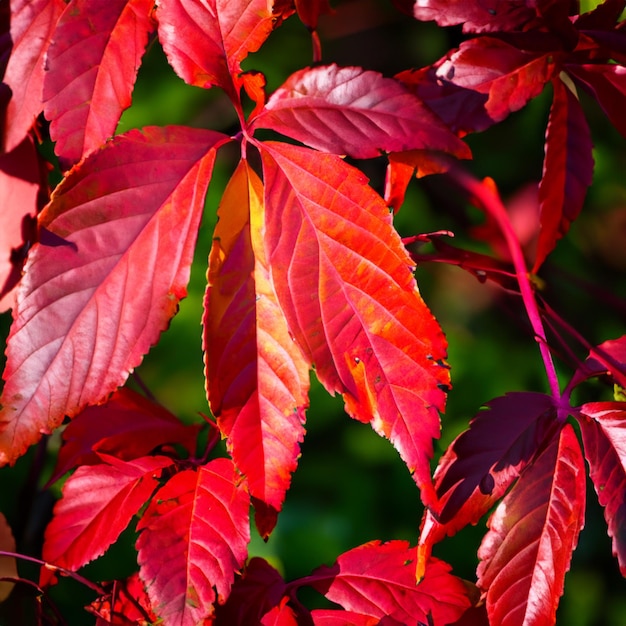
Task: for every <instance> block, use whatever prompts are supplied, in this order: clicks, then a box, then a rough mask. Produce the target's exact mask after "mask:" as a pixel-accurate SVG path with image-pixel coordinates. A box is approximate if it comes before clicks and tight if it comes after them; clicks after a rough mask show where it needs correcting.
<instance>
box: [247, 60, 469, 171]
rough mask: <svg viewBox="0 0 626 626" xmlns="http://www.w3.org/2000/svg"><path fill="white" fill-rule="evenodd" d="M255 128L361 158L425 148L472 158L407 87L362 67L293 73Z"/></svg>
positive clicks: (329, 150)
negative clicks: (271, 130)
mask: <svg viewBox="0 0 626 626" xmlns="http://www.w3.org/2000/svg"><path fill="white" fill-rule="evenodd" d="M253 125H254V126H256V127H257V128H258V127H261V128H271V129H273V130H275V131H277V132H279V133H282V134H284V135H288V136H289V137H293V138H294V139H297V140H298V141H301V142H302V143H305V144H307V145H309V146H311V147H313V148H317V149H318V150H322V151H323V152H331V153H334V154H347V155H349V156H351V157H354V158H357V159H369V158H374V157H377V156H379V154H380V153H381V152H399V151H402V150H413V149H424V148H428V149H431V150H441V151H445V152H451V153H453V154H455V155H458V156H461V157H464V158H468V157H469V156H470V151H469V148H468V147H467V145H466V144H464V143H463V142H462V141H460V140H459V139H458V138H457V137H455V136H454V135H453V134H452V133H451V132H450V131H449V130H448V129H447V128H446V127H445V126H444V125H443V124H442V123H441V122H440V121H439V120H438V119H437V117H436V116H435V115H433V113H431V111H430V110H429V109H428V108H427V107H426V106H424V104H422V103H421V102H420V100H419V99H418V98H417V97H416V96H414V95H413V94H412V93H410V91H409V90H408V89H406V88H405V87H404V86H403V85H402V84H401V83H399V82H398V81H396V80H394V79H391V78H385V77H383V76H382V74H379V73H378V72H371V71H366V70H363V69H362V68H360V67H338V66H337V65H329V66H324V67H315V68H312V69H304V70H300V71H298V72H296V73H295V74H292V76H291V77H290V78H288V79H287V81H286V82H285V83H284V84H283V85H282V86H281V87H280V88H279V89H277V90H276V91H275V92H274V93H273V94H272V96H271V97H270V99H269V100H268V102H267V104H266V105H265V109H264V110H263V111H262V112H261V114H260V115H259V116H258V117H257V118H256V119H255V120H254V122H253Z"/></svg>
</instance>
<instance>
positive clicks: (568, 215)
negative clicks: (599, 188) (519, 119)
mask: <svg viewBox="0 0 626 626" xmlns="http://www.w3.org/2000/svg"><path fill="white" fill-rule="evenodd" d="M552 85H553V87H554V97H553V100H552V106H551V108H550V118H549V121H548V128H547V130H546V147H545V158H544V162H543V174H542V176H541V181H540V183H539V202H540V207H541V230H540V232H539V241H538V243H537V256H536V259H535V264H534V267H533V273H535V272H537V270H538V269H539V267H540V266H541V265H542V264H543V262H544V260H545V258H546V257H547V256H548V254H549V253H550V252H551V251H552V250H553V249H554V246H555V245H556V242H557V241H558V240H559V239H560V238H561V237H563V235H565V234H566V233H567V231H568V230H569V226H570V224H571V223H572V222H573V221H574V220H575V219H576V218H577V217H578V214H579V213H580V210H581V209H582V207H583V202H584V200H585V195H586V193H587V188H588V187H589V185H591V180H592V178H593V157H592V156H591V150H592V144H591V133H590V132H589V126H588V125H587V121H586V119H585V116H584V113H583V111H582V108H581V106H580V102H579V101H578V98H577V97H576V95H575V94H574V93H573V92H572V91H571V89H570V88H569V87H568V86H567V85H566V84H565V83H564V82H563V81H562V80H561V79H560V78H555V79H554V80H553V81H552Z"/></svg>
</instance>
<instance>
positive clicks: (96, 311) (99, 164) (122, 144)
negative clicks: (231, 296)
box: [0, 127, 227, 463]
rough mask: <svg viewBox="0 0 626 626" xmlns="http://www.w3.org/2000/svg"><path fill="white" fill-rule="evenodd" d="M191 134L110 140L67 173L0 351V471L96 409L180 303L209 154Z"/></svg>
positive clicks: (208, 137)
mask: <svg viewBox="0 0 626 626" xmlns="http://www.w3.org/2000/svg"><path fill="white" fill-rule="evenodd" d="M226 140H227V138H226V137H224V136H223V135H221V134H219V133H216V132H212V131H203V130H198V129H185V128H177V127H167V128H147V129H144V130H143V131H131V132H129V133H127V134H125V135H120V136H118V137H116V138H115V139H114V140H113V141H111V142H110V143H108V144H106V145H105V147H103V148H102V149H101V150H100V151H98V152H95V153H93V154H92V155H91V156H90V157H89V158H87V159H86V160H85V161H83V162H82V164H81V165H80V166H79V167H77V168H74V169H73V170H72V171H71V172H70V173H69V175H68V176H67V177H66V178H65V180H64V181H63V182H62V183H61V184H60V185H59V186H58V187H57V189H56V190H55V192H54V193H53V195H52V199H51V201H50V203H49V204H48V206H47V207H46V208H45V209H44V211H43V212H42V213H41V215H40V220H39V225H40V229H41V231H42V234H41V237H40V240H41V241H40V243H38V244H36V245H35V246H34V247H33V248H32V249H31V252H30V254H29V257H28V261H27V263H26V266H25V275H24V277H23V278H22V281H21V283H20V285H21V289H20V290H19V292H18V298H17V305H16V308H15V309H14V317H15V321H14V323H13V325H12V327H11V333H10V336H9V340H8V347H7V365H6V368H5V371H4V374H3V377H4V379H5V381H6V384H5V386H4V390H3V395H2V398H1V401H2V409H1V410H0V425H1V428H2V430H1V432H0V462H1V463H13V462H14V461H15V460H16V459H17V458H18V457H19V456H20V455H21V454H22V453H23V452H24V451H25V450H26V448H27V447H28V446H29V445H30V444H32V443H34V442H35V441H37V440H38V439H39V438H40V437H41V434H42V433H43V432H50V431H51V430H52V429H53V428H55V427H56V426H58V425H59V424H60V423H61V421H62V420H63V418H64V416H65V415H69V416H74V415H76V414H77V413H79V412H80V411H81V410H82V409H83V408H84V407H85V406H86V405H88V404H96V403H98V402H100V401H102V400H103V399H104V398H105V397H106V396H107V395H108V394H110V393H111V392H112V391H114V390H115V389H116V388H117V387H119V386H120V385H122V384H123V382H124V381H125V380H126V378H127V376H128V373H129V371H130V370H131V369H133V368H134V367H136V366H137V365H139V363H140V362H141V359H142V358H143V355H144V354H146V352H147V351H148V350H149V348H150V347H151V346H152V344H154V343H155V342H156V340H157V338H158V336H159V333H160V332H161V331H162V330H164V329H165V328H166V327H167V324H168V323H169V321H170V319H171V318H172V316H173V315H174V314H175V313H176V310H177V306H178V301H179V300H180V299H181V298H183V297H184V296H185V295H186V285H187V282H188V280H189V271H190V265H191V261H192V258H193V251H194V246H195V241H196V236H197V228H198V224H199V221H200V217H201V214H202V209H203V207H204V195H205V191H206V187H207V185H208V182H209V178H210V175H211V170H212V166H213V161H214V157H215V151H216V148H217V147H218V146H219V145H220V144H221V143H222V142H224V141H226Z"/></svg>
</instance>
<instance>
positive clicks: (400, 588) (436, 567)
mask: <svg viewBox="0 0 626 626" xmlns="http://www.w3.org/2000/svg"><path fill="white" fill-rule="evenodd" d="M415 557H416V551H415V548H409V546H408V543H407V542H405V541H390V542H388V543H381V542H379V541H372V542H370V543H366V544H365V545H362V546H360V547H358V548H354V549H353V550H349V551H348V552H345V553H344V554H342V555H341V556H340V557H339V558H338V559H337V562H336V563H335V564H334V565H333V566H331V567H327V566H322V567H320V568H318V569H317V570H315V572H313V574H311V576H310V577H309V578H308V579H304V581H305V582H306V584H309V585H311V586H312V587H314V588H315V589H317V590H318V591H319V592H320V593H323V594H324V595H325V596H326V597H327V598H328V599H329V600H331V601H332V602H336V603H337V604H339V605H340V606H342V607H343V608H344V609H346V610H348V611H354V612H356V613H361V614H364V615H371V616H373V617H377V618H379V619H381V618H383V617H391V618H393V619H394V620H397V621H398V622H400V623H401V624H415V623H416V622H419V621H422V622H424V623H429V622H428V620H429V619H430V620H431V622H432V623H434V624H450V623H452V622H454V621H456V620H457V619H458V618H459V617H461V615H462V614H463V612H464V611H465V610H466V609H467V608H469V606H470V602H469V599H468V597H467V589H466V587H465V585H464V584H463V582H462V581H461V580H460V579H458V578H456V577H455V576H453V575H452V574H450V567H449V566H448V565H447V563H444V562H443V561H439V560H438V559H431V560H430V561H429V562H428V565H427V568H426V573H425V576H424V578H423V579H422V580H421V581H420V582H419V583H416V581H415Z"/></svg>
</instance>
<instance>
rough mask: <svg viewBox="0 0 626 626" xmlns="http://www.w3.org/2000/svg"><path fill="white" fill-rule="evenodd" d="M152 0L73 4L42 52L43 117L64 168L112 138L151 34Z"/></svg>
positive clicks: (80, 1)
mask: <svg viewBox="0 0 626 626" xmlns="http://www.w3.org/2000/svg"><path fill="white" fill-rule="evenodd" d="M153 5H154V2H153V0H107V2H101V1H100V0H72V1H71V2H70V3H69V4H68V5H67V6H66V8H65V11H64V12H63V15H62V16H61V18H60V19H59V22H58V24H57V28H56V30H55V32H54V35H53V37H52V43H51V44H50V47H49V48H48V52H47V54H46V74H45V77H44V82H43V99H44V101H45V107H44V114H45V116H46V118H47V119H48V120H50V121H51V124H50V136H51V138H52V140H53V141H56V145H55V152H56V154H57V155H58V156H59V157H60V159H61V161H62V163H63V164H64V165H65V166H69V165H71V164H73V163H76V161H79V160H80V159H81V157H82V156H84V155H85V154H87V153H88V152H91V151H92V150H94V149H95V148H97V147H98V146H100V145H101V144H102V143H104V141H105V140H106V139H108V138H109V137H111V136H113V134H114V133H115V128H116V127H117V123H118V121H119V118H120V115H121V114H122V111H123V110H124V109H125V108H127V107H128V106H129V105H130V102H131V93H132V90H133V85H134V84H135V78H136V76H137V70H138V68H139V64H140V63H141V57H142V56H143V53H144V50H145V48H146V44H147V43H148V36H149V34H150V32H151V31H152V30H153V24H152V22H151V20H150V12H151V10H152V7H153Z"/></svg>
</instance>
